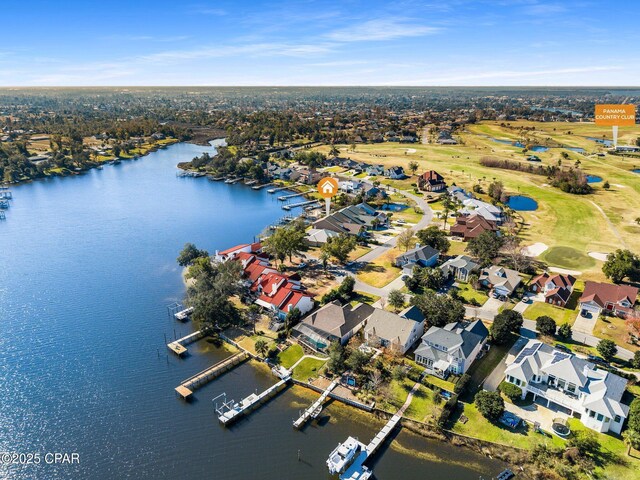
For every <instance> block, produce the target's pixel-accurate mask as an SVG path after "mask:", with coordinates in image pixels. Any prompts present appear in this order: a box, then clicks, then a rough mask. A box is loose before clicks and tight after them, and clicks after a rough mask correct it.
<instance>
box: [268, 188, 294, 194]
mask: <svg viewBox="0 0 640 480" xmlns="http://www.w3.org/2000/svg"><path fill="white" fill-rule="evenodd" d="M289 188H291V187H288V186H284V187H276V188H270V189H269V190H267V192H268V193H276V192H279V191H280V190H287V189H289Z"/></svg>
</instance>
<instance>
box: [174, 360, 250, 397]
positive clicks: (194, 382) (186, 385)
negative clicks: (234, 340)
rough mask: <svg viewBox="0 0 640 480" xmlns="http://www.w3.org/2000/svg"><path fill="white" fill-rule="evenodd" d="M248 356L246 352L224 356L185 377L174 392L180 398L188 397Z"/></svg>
mask: <svg viewBox="0 0 640 480" xmlns="http://www.w3.org/2000/svg"><path fill="white" fill-rule="evenodd" d="M248 358H249V354H248V353H246V352H240V353H236V354H235V355H232V356H231V357H228V358H225V359H224V360H221V361H219V362H218V363H216V364H214V365H212V366H210V367H209V368H205V369H204V370H202V371H201V372H199V373H196V374H195V375H194V376H192V377H189V378H187V379H186V380H185V381H183V382H182V383H181V384H180V386H178V387H176V392H178V394H179V395H180V396H181V397H182V398H189V397H190V396H191V395H192V394H193V392H194V390H196V389H198V388H200V387H201V386H203V385H205V384H207V383H209V382H210V381H211V380H213V379H214V378H216V377H219V376H220V375H222V374H223V373H225V372H227V371H229V370H231V369H232V368H233V367H235V366H236V365H239V364H240V363H242V362H244V361H245V360H246V359H248Z"/></svg>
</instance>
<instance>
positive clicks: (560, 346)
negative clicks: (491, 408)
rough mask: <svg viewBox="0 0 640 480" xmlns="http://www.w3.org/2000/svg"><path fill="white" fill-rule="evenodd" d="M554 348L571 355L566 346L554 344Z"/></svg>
mask: <svg viewBox="0 0 640 480" xmlns="http://www.w3.org/2000/svg"><path fill="white" fill-rule="evenodd" d="M555 348H556V350H560V351H562V352H565V353H573V352H572V351H571V349H570V348H569V347H567V346H566V345H563V344H561V343H556V344H555Z"/></svg>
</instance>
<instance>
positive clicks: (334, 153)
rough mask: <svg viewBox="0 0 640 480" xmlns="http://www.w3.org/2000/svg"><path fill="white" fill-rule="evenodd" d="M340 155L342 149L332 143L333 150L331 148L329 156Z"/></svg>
mask: <svg viewBox="0 0 640 480" xmlns="http://www.w3.org/2000/svg"><path fill="white" fill-rule="evenodd" d="M338 155H340V150H338V148H337V147H336V146H335V145H333V144H332V145H331V150H329V156H331V157H337V156H338Z"/></svg>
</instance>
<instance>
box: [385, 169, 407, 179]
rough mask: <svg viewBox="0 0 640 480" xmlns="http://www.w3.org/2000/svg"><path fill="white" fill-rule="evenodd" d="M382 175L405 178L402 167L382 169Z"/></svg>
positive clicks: (391, 177)
mask: <svg viewBox="0 0 640 480" xmlns="http://www.w3.org/2000/svg"><path fill="white" fill-rule="evenodd" d="M384 176H385V177H389V178H390V179H392V180H402V179H403V178H407V176H406V175H405V173H404V169H403V168H402V167H390V168H388V169H386V170H385V171H384Z"/></svg>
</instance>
